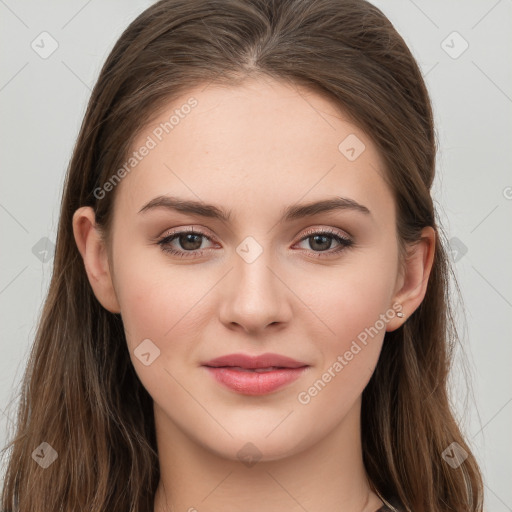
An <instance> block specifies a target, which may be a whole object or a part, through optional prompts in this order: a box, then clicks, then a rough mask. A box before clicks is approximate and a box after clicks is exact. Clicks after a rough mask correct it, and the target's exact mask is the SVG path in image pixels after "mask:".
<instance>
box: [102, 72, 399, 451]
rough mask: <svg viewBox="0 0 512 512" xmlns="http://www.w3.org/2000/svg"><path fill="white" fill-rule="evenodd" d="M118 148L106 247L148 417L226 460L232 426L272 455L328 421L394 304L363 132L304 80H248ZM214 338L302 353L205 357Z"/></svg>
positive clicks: (381, 187) (361, 383) (392, 254)
mask: <svg viewBox="0 0 512 512" xmlns="http://www.w3.org/2000/svg"><path fill="white" fill-rule="evenodd" d="M190 98H194V99H193V100H191V99H190ZM186 105H189V106H188V107H186ZM173 115H174V117H172V116H173ZM170 119H171V121H169V120H170ZM166 122H167V123H168V124H167V125H165V123H166ZM144 145H145V146H146V147H147V148H149V149H148V150H147V151H144V150H140V151H139V148H141V147H142V146H144ZM133 149H134V150H137V151H138V152H139V156H140V159H138V160H137V163H136V165H135V166H134V167H133V168H131V170H130V172H129V173H126V175H125V176H124V177H123V179H122V180H121V182H120V183H119V184H117V185H116V190H115V194H116V198H115V206H114V217H113V224H112V231H111V238H110V240H109V243H110V249H109V250H110V254H109V257H110V261H111V275H112V282H113V289H114V290H115V296H116V298H117V301H118V304H119V310H120V312H121V315H122V319H123V323H124V325H125V329H126V335H127V341H128V345H129V350H130V354H131V358H132V361H133V364H134V367H135V369H136V371H137V374H138V376H139V378H140V380H141V381H142V383H143V385H144V386H145V388H146V389H147V391H148V392H149V394H150V395H151V396H152V398H153V400H154V404H155V415H156V418H157V423H158V424H159V425H161V426H163V425H166V426H167V427H168V429H169V431H173V430H174V431H177V432H178V431H179V432H180V433H181V434H182V435H184V436H186V437H187V438H188V439H190V440H192V441H193V442H195V443H198V444H200V445H202V446H203V447H205V448H207V449H208V450H210V451H211V452H214V453H217V454H219V455H221V456H223V457H225V458H229V459H233V460H235V459H236V458H237V457H239V455H238V453H239V450H240V449H241V448H242V447H244V446H245V445H246V443H252V445H254V446H255V447H257V450H258V451H259V454H260V456H261V457H262V458H263V460H274V459H278V458H281V457H284V456H287V455H291V454H293V453H296V452H298V451H300V450H305V449H307V448H308V447H310V446H313V445H314V444H315V443H317V442H319V440H321V439H324V438H325V437H326V436H329V435H330V434H332V433H335V432H337V431H339V429H341V428H342V425H343V422H344V420H345V419H346V418H347V417H348V415H349V414H351V413H352V412H353V411H354V410H355V409H356V408H357V405H358V404H360V398H361V393H362V391H363V389H364V388H365V386H366V384H367V383H368V381H369V379H370V377H371V375H372V373H373V370H374V368H375V366H376V363H377V360H378V357H379V353H380V350H381V346H382V342H383V338H384V334H385V331H386V330H392V328H393V326H394V325H395V328H396V324H395V322H396V321H397V319H396V318H395V313H396V310H397V305H396V302H395V300H394V298H395V294H396V292H397V289H398V288H399V285H400V275H399V259H398V242H397V236H396V228H395V224H396V212H395V206H394V201H393V198H392V193H391V190H390V189H389V188H388V186H387V184H386V183H385V181H384V179H383V175H384V168H383V163H382V161H381V158H380V156H379V154H378V152H377V149H376V147H375V145H374V144H373V143H372V141H371V140H370V138H369V137H368V136H367V135H366V134H365V133H364V132H363V131H362V130H361V129H360V128H358V126H356V125H355V124H353V123H352V122H351V121H350V120H349V119H348V117H347V116H346V115H344V114H343V112H342V111H340V110H339V109H337V108H336V106H335V105H334V104H333V103H332V102H331V101H329V100H328V99H326V98H324V97H322V96H319V95H318V94H316V93H314V92H312V91H308V90H306V89H301V88H294V87H291V86H289V85H285V84H283V83H279V82H274V81H271V82H269V81H262V80H257V81H256V80H253V81H249V82H246V83H245V84H244V85H243V86H237V87H232V88H230V87H226V86H214V85H209V86H208V87H206V88H204V85H203V86H202V87H198V88H197V89H196V90H191V91H190V92H189V93H188V94H185V95H183V96H182V97H181V98H179V99H177V100H175V101H173V102H172V103H169V104H168V105H167V107H166V108H165V109H163V110H162V111H161V112H160V113H159V115H158V118H157V119H156V120H155V121H154V122H151V124H150V125H148V126H145V127H144V129H142V130H141V131H140V133H139V135H138V137H137V140H136V142H135V144H134V148H133ZM143 153H145V155H142V154H143ZM122 174H124V173H122ZM107 193H112V192H107ZM171 198H174V200H180V201H194V202H198V203H200V206H202V211H196V212H194V211H192V210H191V209H186V208H181V209H179V208H178V209H175V208H173V207H172V202H171ZM333 200H337V201H339V205H338V206H339V207H337V208H331V209H322V208H320V207H318V208H314V207H313V208H309V209H304V208H302V207H303V206H305V205H310V204H312V203H317V202H322V201H331V206H332V205H333V204H334V203H333ZM182 204H183V203H182ZM208 205H213V206H214V207H215V208H209V207H208ZM201 213H203V214H201ZM206 214H207V215H206ZM221 214H222V215H224V217H225V218H223V217H222V215H221ZM287 214H288V215H287ZM301 214H302V215H301ZM192 231H193V233H191V232H192ZM230 354H244V355H247V356H259V355H261V354H274V355H279V356H286V357H288V358H291V359H293V360H294V361H295V366H299V367H300V368H299V369H297V368H296V369H295V370H292V369H290V368H289V367H288V369H281V370H276V369H275V368H274V369H273V370H271V371H269V372H268V373H267V374H266V375H265V372H264V371H254V370H252V371H251V370H247V371H242V370H241V369H237V368H233V366H238V364H237V363H239V364H242V363H240V361H239V360H237V359H234V360H232V361H231V363H230V364H231V366H232V367H231V369H226V368H224V370H222V369H217V370H212V368H211V367H210V368H208V367H207V366H205V365H206V364H207V363H209V362H211V361H212V360H213V359H215V358H219V357H221V356H226V355H230ZM233 361H234V362H233ZM276 361H277V362H276ZM224 363H226V362H225V361H224ZM274 363H275V364H274ZM259 365H260V367H269V366H281V365H283V366H286V364H285V363H283V362H282V361H281V362H279V360H275V359H268V360H263V361H260V362H259ZM210 366H211V365H210ZM222 366H229V365H228V364H223V365H222ZM249 366H250V365H249ZM223 379H224V380H223ZM351 411H352V412H351Z"/></svg>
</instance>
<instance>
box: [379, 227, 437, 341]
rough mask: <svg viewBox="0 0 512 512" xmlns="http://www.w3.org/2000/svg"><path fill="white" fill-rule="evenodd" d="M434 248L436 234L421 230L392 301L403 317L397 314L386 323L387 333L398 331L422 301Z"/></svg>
mask: <svg viewBox="0 0 512 512" xmlns="http://www.w3.org/2000/svg"><path fill="white" fill-rule="evenodd" d="M435 246H436V232H435V231H434V229H433V228H432V227H431V226H427V227H425V228H423V229H422V231H421V238H420V240H419V242H417V243H415V244H414V245H412V246H411V247H410V248H409V250H408V255H407V258H406V261H405V262H404V272H403V276H402V277H401V285H400V289H399V290H398V291H397V292H396V294H395V296H394V299H393V305H394V306H393V308H394V309H396V310H399V311H401V312H402V313H403V317H400V315H398V314H397V315H396V318H394V319H393V320H391V321H390V322H389V323H388V325H387V328H386V330H387V331H389V332H391V331H394V330H395V329H398V328H399V327H400V326H401V325H402V324H403V323H404V322H405V321H407V318H408V317H410V316H411V315H412V314H413V313H414V311H416V309H417V308H418V307H419V306H420V304H421V302H422V301H423V299H424V297H425V294H426V293H427V286H428V280H429V277H430V272H431V270H432V265H433V263H434V254H435ZM398 305H399V306H401V308H400V307H399V306H398Z"/></svg>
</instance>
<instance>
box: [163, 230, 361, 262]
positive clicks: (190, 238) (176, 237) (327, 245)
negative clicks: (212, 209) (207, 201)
mask: <svg viewBox="0 0 512 512" xmlns="http://www.w3.org/2000/svg"><path fill="white" fill-rule="evenodd" d="M203 239H206V240H210V241H212V239H211V238H210V237H209V236H208V235H206V234H205V233H203V232H202V231H195V230H194V229H187V230H185V231H176V232H174V233H170V234H168V235H166V236H165V237H163V238H162V239H161V240H159V241H158V242H157V243H158V245H159V246H160V247H161V249H162V251H164V252H166V253H169V254H172V255H174V256H178V257H180V258H195V257H199V256H202V255H203V253H204V252H205V251H208V250H209V249H211V247H206V248H205V247H202V245H203ZM306 240H310V242H309V246H310V248H311V250H312V252H313V253H315V254H314V255H313V257H315V258H318V257H326V256H328V255H332V254H337V253H339V252H341V251H343V250H344V249H345V248H347V247H350V246H351V245H353V243H354V242H353V241H352V240H351V239H350V238H347V237H345V236H343V235H341V234H340V233H338V232H337V231H334V230H332V229H329V228H326V229H323V230H314V229H313V230H310V231H308V232H306V236H303V237H302V238H301V240H300V241H299V243H302V242H304V241H306ZM333 241H335V242H336V243H337V244H338V247H337V248H335V249H334V250H331V245H332V242H333ZM176 246H178V247H176ZM322 253H327V254H326V255H324V254H322Z"/></svg>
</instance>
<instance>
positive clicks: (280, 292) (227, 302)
mask: <svg viewBox="0 0 512 512" xmlns="http://www.w3.org/2000/svg"><path fill="white" fill-rule="evenodd" d="M268 252H269V251H265V250H264V251H263V253H262V254H261V255H260V256H259V257H258V258H257V259H256V260H255V261H252V262H251V263H248V262H247V261H245V260H244V259H243V258H241V257H239V256H238V255H237V254H235V256H234V268H233V270H232V271H231V272H229V274H228V276H227V279H226V280H224V286H223V295H222V305H221V310H220V320H221V322H222V323H223V324H224V325H225V326H226V327H227V328H228V329H232V330H233V329H239V330H243V331H244V332H246V333H247V334H259V333H262V332H264V331H265V330H266V329H267V328H268V327H272V328H273V329H276V328H279V327H283V326H284V325H286V324H287V323H288V322H289V321H290V318H291V314H292V311H291V304H290V296H291V295H292V292H291V291H290V290H289V289H288V287H287V286H286V284H285V282H283V281H285V280H284V279H283V277H281V276H280V273H281V272H280V271H279V268H277V266H276V264H275V260H274V259H273V258H271V257H270V256H269V255H268V254H267V253H268Z"/></svg>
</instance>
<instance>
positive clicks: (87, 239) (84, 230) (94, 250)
mask: <svg viewBox="0 0 512 512" xmlns="http://www.w3.org/2000/svg"><path fill="white" fill-rule="evenodd" d="M73 234H74V236H75V241H76V245H77V247H78V250H79V251H80V254H81V255H82V258H83V260H84V265H85V271H86V272H87V277H88V279H89V283H90V284H91V288H92V289H93V292H94V295H95V296H96V298H97V299H98V301H99V302H100V304H101V305H102V306H103V307H104V308H105V309H106V310H108V311H110V312H111V313H120V312H121V308H120V307H119V303H118V301H117V296H116V293H115V290H114V285H113V281H112V275H111V271H110V266H109V261H108V253H107V247H106V245H105V242H104V240H103V238H102V236H101V232H100V230H99V228H98V227H97V226H96V216H95V214H94V210H93V209H92V208H91V207H90V206H83V207H82V208H79V209H78V210H76V212H75V213H74V215H73Z"/></svg>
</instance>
